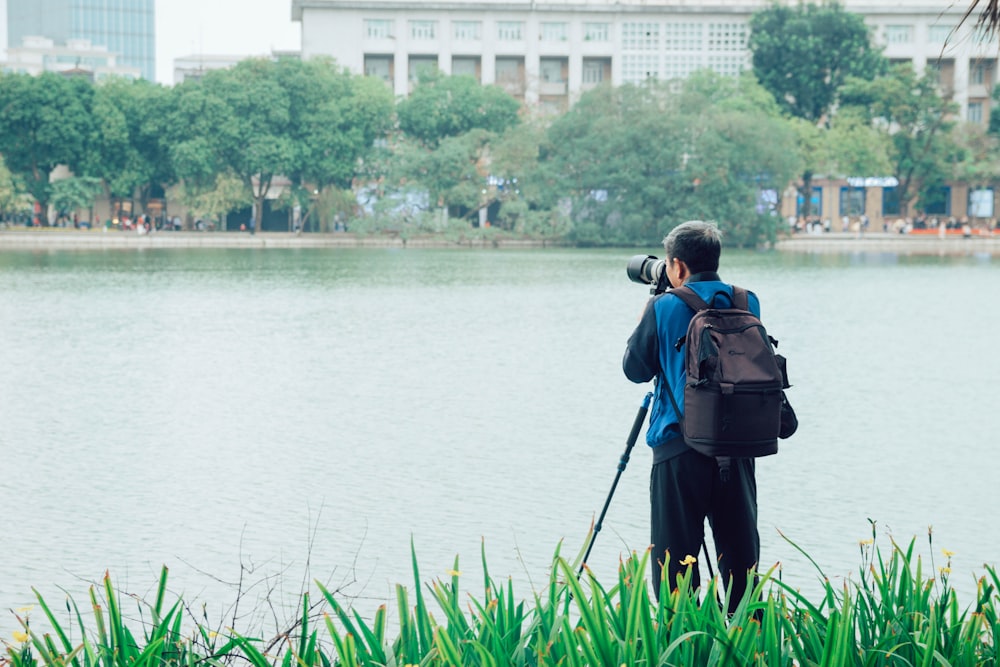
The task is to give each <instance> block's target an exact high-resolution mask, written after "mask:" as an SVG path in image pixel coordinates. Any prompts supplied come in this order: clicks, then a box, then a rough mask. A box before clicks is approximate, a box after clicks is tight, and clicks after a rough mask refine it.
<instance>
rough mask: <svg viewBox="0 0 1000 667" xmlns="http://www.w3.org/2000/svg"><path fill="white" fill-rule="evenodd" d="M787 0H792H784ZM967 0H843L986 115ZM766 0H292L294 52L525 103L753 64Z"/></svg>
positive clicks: (877, 34)
mask: <svg viewBox="0 0 1000 667" xmlns="http://www.w3.org/2000/svg"><path fill="white" fill-rule="evenodd" d="M781 1H782V2H787V3H790V4H791V3H794V2H796V1H797V0H781ZM970 2H971V0H959V1H958V2H956V3H952V4H949V3H947V2H941V0H879V2H876V3H872V2H870V1H869V0H844V2H843V3H842V4H843V6H844V8H845V9H847V10H848V11H851V12H855V13H858V14H860V15H862V16H863V17H864V18H865V21H866V23H867V24H868V25H869V27H870V28H871V29H872V34H873V38H874V40H875V42H876V43H877V44H878V45H880V46H883V47H885V54H886V56H887V57H889V58H890V59H891V60H893V61H894V62H901V61H909V62H912V63H913V65H914V67H915V69H916V70H917V71H918V72H923V71H934V73H935V75H936V76H937V77H938V79H939V82H940V85H941V88H942V90H943V91H944V92H945V93H946V94H949V95H950V96H951V97H952V98H953V99H954V100H955V101H956V102H958V103H959V105H960V107H961V116H962V118H964V119H966V120H969V121H971V122H977V123H986V122H988V120H989V112H990V105H991V99H990V94H991V92H992V90H993V86H994V85H995V83H996V82H997V66H996V65H997V55H998V52H997V48H996V43H995V42H992V41H988V40H987V41H981V40H978V39H976V37H975V35H974V34H973V32H972V25H973V24H974V23H975V16H973V17H971V18H970V19H969V20H968V21H966V22H965V24H964V25H963V26H962V29H961V30H957V31H956V30H955V28H956V26H958V25H959V23H960V22H961V21H962V17H963V15H964V14H965V12H966V11H967V10H968V5H969V3H970ZM768 3H769V0H699V1H697V2H692V1H685V0H617V1H616V2H608V0H469V1H467V2H426V0H292V2H291V6H292V19H293V20H294V21H298V22H300V23H301V30H302V57H303V58H308V57H312V56H316V55H327V56H332V57H333V58H335V59H336V60H337V62H339V63H340V64H341V65H344V66H346V67H348V68H349V69H351V70H352V71H354V72H356V73H359V74H360V73H364V74H367V75H370V76H375V77H379V78H381V79H383V80H385V81H386V83H387V84H388V85H389V86H391V87H392V89H393V91H394V92H395V93H396V94H397V95H406V94H407V93H408V92H409V90H410V89H412V86H413V82H414V81H415V80H416V77H417V75H418V73H419V71H420V69H421V68H426V67H434V68H437V69H439V70H441V71H443V72H445V73H446V74H460V73H461V74H470V75H472V76H474V77H476V78H477V79H478V80H479V81H480V82H481V83H484V84H494V83H495V84H499V85H501V86H503V87H505V88H506V89H507V90H508V91H509V92H511V93H512V94H514V95H515V96H517V97H519V98H520V99H523V100H524V101H525V102H526V103H527V104H529V105H532V106H538V107H542V108H545V107H552V108H556V109H558V108H565V107H566V106H568V105H569V104H572V103H573V102H574V101H575V100H576V99H577V98H578V97H579V96H580V94H581V93H582V92H583V91H585V90H587V89H588V88H591V87H593V86H595V85H597V84H599V83H601V82H604V81H610V82H611V83H612V84H614V85H619V84H622V83H638V82H641V81H643V80H645V79H649V78H652V79H660V80H668V79H674V78H678V77H685V76H687V75H688V74H690V73H691V72H692V71H694V70H696V69H699V68H705V67H708V68H711V69H713V70H715V71H716V72H719V73H721V74H736V73H738V72H739V71H740V70H743V69H748V68H749V67H750V66H751V61H750V55H751V54H750V52H749V49H748V48H747V43H748V38H749V20H750V16H751V15H752V14H753V13H754V12H755V11H757V10H760V9H763V8H765V7H766V6H767V5H768Z"/></svg>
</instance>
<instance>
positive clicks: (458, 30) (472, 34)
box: [451, 21, 483, 41]
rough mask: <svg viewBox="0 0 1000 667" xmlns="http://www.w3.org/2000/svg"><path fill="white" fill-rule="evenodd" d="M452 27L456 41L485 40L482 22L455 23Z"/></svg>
mask: <svg viewBox="0 0 1000 667" xmlns="http://www.w3.org/2000/svg"><path fill="white" fill-rule="evenodd" d="M451 27H452V31H453V35H454V37H455V39H458V40H466V41H479V40H480V39H482V38H483V22H482V21H455V22H454V23H452V24H451Z"/></svg>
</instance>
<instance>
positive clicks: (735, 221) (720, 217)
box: [542, 73, 799, 245]
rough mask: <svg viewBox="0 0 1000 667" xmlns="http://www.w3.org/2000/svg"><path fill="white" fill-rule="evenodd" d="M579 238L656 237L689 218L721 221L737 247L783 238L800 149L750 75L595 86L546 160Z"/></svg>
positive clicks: (553, 135) (555, 127) (556, 133)
mask: <svg viewBox="0 0 1000 667" xmlns="http://www.w3.org/2000/svg"><path fill="white" fill-rule="evenodd" d="M542 161H543V163H544V164H545V165H546V166H547V167H548V168H549V169H550V171H549V173H552V174H558V178H557V179H556V180H555V181H554V183H553V185H552V187H553V189H554V190H555V192H556V193H557V194H556V195H555V196H556V197H558V198H559V199H561V200H565V201H567V203H568V204H569V205H570V207H571V210H572V213H571V216H572V229H571V231H570V238H571V239H573V240H574V241H576V242H578V243H595V244H597V243H616V244H617V243H648V242H650V240H651V239H657V238H662V235H663V234H665V233H666V232H667V231H669V230H670V229H671V228H672V227H674V226H675V225H676V224H678V223H679V222H682V221H683V220H686V219H692V218H702V219H709V220H716V221H718V222H719V223H720V226H721V227H722V228H723V230H724V231H725V232H727V241H728V242H729V243H732V244H739V245H753V244H756V243H758V242H761V241H766V240H770V239H772V238H774V235H775V234H776V232H777V228H778V224H779V222H780V219H779V218H778V217H777V216H776V215H773V213H774V211H773V210H769V208H768V206H767V205H766V203H765V202H766V201H767V197H766V196H762V195H764V193H771V194H772V195H773V194H774V193H775V192H780V191H781V190H782V189H783V188H784V185H785V183H787V181H788V179H789V178H790V177H791V175H792V174H793V173H794V170H795V169H796V168H797V166H798V164H799V162H798V154H797V152H796V149H795V145H794V139H793V135H792V133H791V130H790V128H789V126H788V124H787V123H785V122H784V121H782V119H781V118H780V116H779V113H778V110H777V107H776V105H775V103H774V101H773V100H772V99H771V98H770V97H769V96H767V95H766V94H763V93H762V91H761V89H760V88H759V86H758V85H757V84H756V83H755V82H754V81H753V79H752V78H745V79H732V78H724V77H719V76H718V75H713V74H711V73H698V74H696V75H693V76H692V77H690V78H689V79H688V80H687V81H685V82H684V83H683V84H682V85H681V88H680V90H679V91H676V92H675V90H674V89H673V88H672V87H666V86H642V87H634V86H622V87H620V88H617V89H612V88H600V89H595V90H594V91H590V92H588V93H587V94H586V95H584V96H583V97H582V98H581V100H580V101H579V102H578V103H577V104H576V105H575V106H574V107H573V109H571V110H570V111H569V112H568V113H567V114H565V115H564V116H562V117H561V118H559V119H557V120H556V121H555V122H554V123H553V124H552V127H551V129H550V132H549V140H548V147H547V149H546V153H545V155H543V156H542Z"/></svg>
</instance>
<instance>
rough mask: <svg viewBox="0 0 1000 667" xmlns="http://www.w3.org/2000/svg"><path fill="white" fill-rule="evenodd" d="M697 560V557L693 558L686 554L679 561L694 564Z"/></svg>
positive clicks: (684, 563)
mask: <svg viewBox="0 0 1000 667" xmlns="http://www.w3.org/2000/svg"><path fill="white" fill-rule="evenodd" d="M697 562H698V559H697V558H695V557H694V556H692V555H691V554H688V555H687V556H685V557H684V560H682V561H681V565H694V564H695V563H697Z"/></svg>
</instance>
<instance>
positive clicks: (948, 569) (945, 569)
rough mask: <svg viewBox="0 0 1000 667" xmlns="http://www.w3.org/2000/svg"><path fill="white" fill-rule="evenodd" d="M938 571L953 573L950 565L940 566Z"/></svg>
mask: <svg viewBox="0 0 1000 667" xmlns="http://www.w3.org/2000/svg"><path fill="white" fill-rule="evenodd" d="M938 572H940V573H941V574H951V568H950V567H939V568H938Z"/></svg>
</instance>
